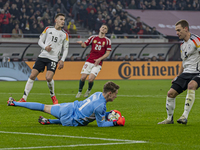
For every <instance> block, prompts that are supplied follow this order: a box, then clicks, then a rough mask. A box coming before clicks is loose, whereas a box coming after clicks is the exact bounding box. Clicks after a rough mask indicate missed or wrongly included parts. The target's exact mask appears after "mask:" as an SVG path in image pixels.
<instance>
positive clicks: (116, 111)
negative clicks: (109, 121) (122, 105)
mask: <svg viewBox="0 0 200 150" xmlns="http://www.w3.org/2000/svg"><path fill="white" fill-rule="evenodd" d="M112 111H114V112H115V113H118V114H119V115H120V117H122V115H121V112H120V111H118V110H111V111H110V112H112Z"/></svg>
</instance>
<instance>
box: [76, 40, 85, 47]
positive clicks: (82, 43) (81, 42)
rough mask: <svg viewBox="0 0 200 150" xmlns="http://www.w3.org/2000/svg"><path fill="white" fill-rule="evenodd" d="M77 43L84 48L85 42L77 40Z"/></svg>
mask: <svg viewBox="0 0 200 150" xmlns="http://www.w3.org/2000/svg"><path fill="white" fill-rule="evenodd" d="M77 43H78V44H81V47H82V48H86V47H87V46H86V44H85V43H84V42H83V41H77Z"/></svg>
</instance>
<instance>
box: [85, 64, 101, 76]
mask: <svg viewBox="0 0 200 150" xmlns="http://www.w3.org/2000/svg"><path fill="white" fill-rule="evenodd" d="M100 70H101V66H100V65H98V66H94V64H93V63H90V62H85V64H84V65H83V68H82V70H81V74H90V73H92V74H94V75H95V76H97V75H98V73H99V71H100Z"/></svg>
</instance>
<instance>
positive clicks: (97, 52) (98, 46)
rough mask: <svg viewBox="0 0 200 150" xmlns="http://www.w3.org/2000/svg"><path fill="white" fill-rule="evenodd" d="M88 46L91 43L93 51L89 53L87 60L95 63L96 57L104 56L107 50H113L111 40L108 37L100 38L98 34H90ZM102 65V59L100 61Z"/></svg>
mask: <svg viewBox="0 0 200 150" xmlns="http://www.w3.org/2000/svg"><path fill="white" fill-rule="evenodd" d="M85 44H86V46H88V45H91V46H92V48H91V51H90V54H89V57H88V59H87V60H86V61H87V62H90V63H93V64H94V63H95V61H94V59H98V58H100V57H101V56H103V55H104V54H105V53H106V51H111V40H110V39H109V38H107V37H104V38H100V37H99V36H98V35H92V36H90V37H89V38H88V39H87V41H85ZM99 65H101V66H102V61H101V62H100V63H99Z"/></svg>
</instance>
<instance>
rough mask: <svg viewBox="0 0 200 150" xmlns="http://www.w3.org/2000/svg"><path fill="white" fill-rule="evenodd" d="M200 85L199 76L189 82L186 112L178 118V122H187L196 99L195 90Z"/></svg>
mask: <svg viewBox="0 0 200 150" xmlns="http://www.w3.org/2000/svg"><path fill="white" fill-rule="evenodd" d="M199 85H200V78H199V77H198V76H197V77H195V78H194V79H193V80H191V81H190V82H189V83H188V88H187V95H186V99H185V106H184V112H183V114H182V116H181V117H180V118H179V119H178V120H177V122H178V123H182V124H187V118H188V115H189V113H190V110H191V109H192V106H193V104H194V101H195V90H196V89H197V88H198V87H199Z"/></svg>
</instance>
